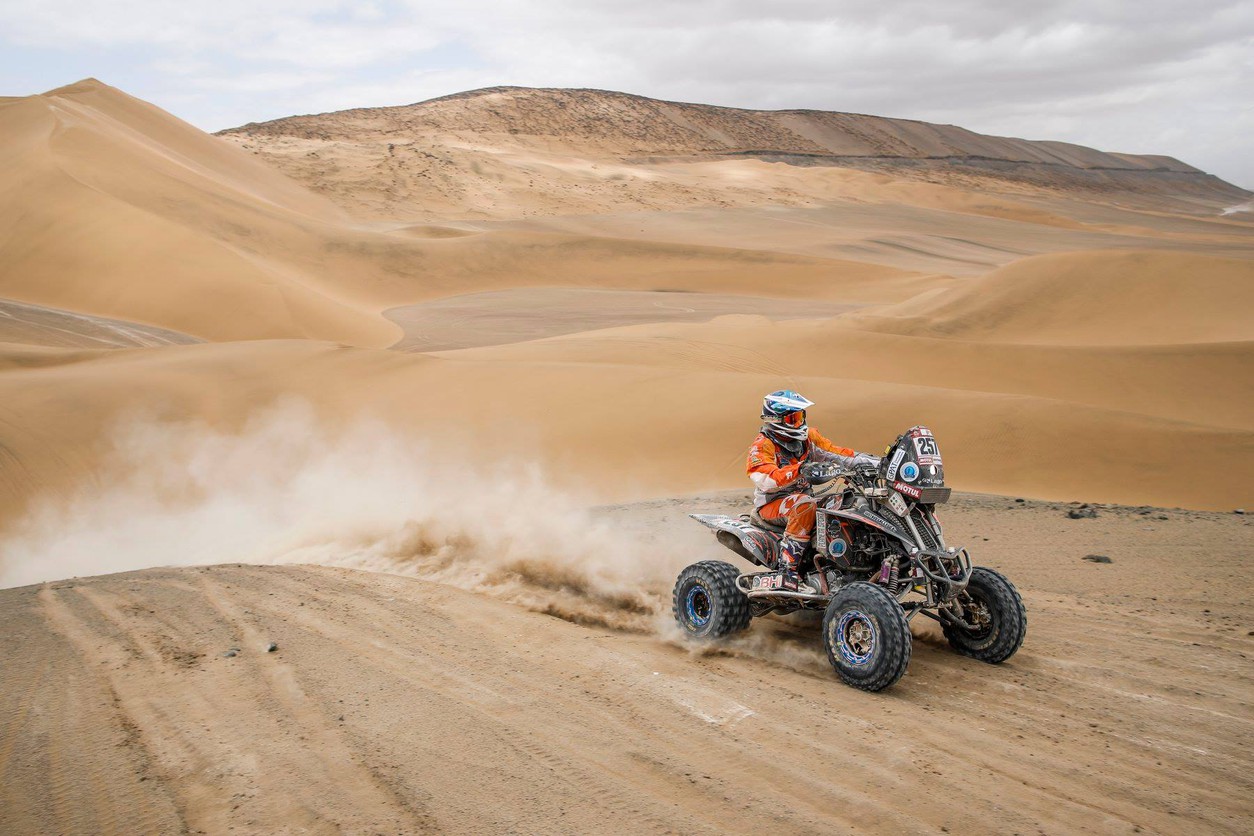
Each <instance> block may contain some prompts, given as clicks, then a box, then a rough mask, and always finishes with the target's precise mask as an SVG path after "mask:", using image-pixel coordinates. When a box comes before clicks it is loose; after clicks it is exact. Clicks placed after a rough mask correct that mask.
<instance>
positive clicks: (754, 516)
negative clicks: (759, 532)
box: [749, 508, 788, 532]
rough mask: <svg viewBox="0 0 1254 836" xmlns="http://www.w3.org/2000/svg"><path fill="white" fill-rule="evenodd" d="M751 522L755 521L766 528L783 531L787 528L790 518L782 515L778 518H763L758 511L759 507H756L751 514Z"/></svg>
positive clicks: (754, 522)
mask: <svg viewBox="0 0 1254 836" xmlns="http://www.w3.org/2000/svg"><path fill="white" fill-rule="evenodd" d="M749 522H751V523H753V524H754V525H756V526H760V527H762V528H765V529H766V530H767V531H780V532H782V531H783V530H784V529H785V528H787V527H788V520H786V519H784V518H783V517H780V518H779V519H777V520H766V519H763V518H762V515H761V514H759V513H758V509H757V508H754V509H753V513H751V514H749Z"/></svg>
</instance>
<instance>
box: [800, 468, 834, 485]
mask: <svg viewBox="0 0 1254 836" xmlns="http://www.w3.org/2000/svg"><path fill="white" fill-rule="evenodd" d="M840 474H841V470H840V467H838V466H837V465H836V464H834V463H833V462H805V463H804V464H802V465H801V478H802V479H804V480H806V482H808V483H809V484H810V485H813V486H818V485H826V484H827V483H828V482H830V481H832V480H833V479H835V478H836V477H838V476H840Z"/></svg>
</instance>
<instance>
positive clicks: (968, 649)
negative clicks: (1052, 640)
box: [944, 566, 1028, 665]
mask: <svg viewBox="0 0 1254 836" xmlns="http://www.w3.org/2000/svg"><path fill="white" fill-rule="evenodd" d="M961 601H962V605H963V607H964V608H965V609H966V611H967V621H970V622H972V623H974V624H976V625H977V626H978V627H979V629H978V630H976V631H974V632H973V631H971V630H966V629H964V628H962V627H958V626H956V625H953V624H945V625H944V629H945V638H947V639H949V644H950V646H951V647H953V649H954V650H956V651H958V652H959V653H961V654H962V655H963V656H970V657H971V658H972V659H979V660H980V661H981V662H988V663H990V664H994V665H995V664H997V663H999V662H1004V661H1006V660H1007V659H1009V658H1010V657H1011V656H1013V655H1015V651H1017V650H1018V649H1019V646H1020V645H1022V644H1023V637H1024V636H1025V635H1027V632H1028V615H1027V611H1026V610H1025V609H1024V607H1023V599H1022V598H1021V597H1019V590H1017V589H1015V587H1014V584H1012V583H1011V582H1010V581H1009V580H1007V579H1006V576H1005V575H1003V574H1001V573H1000V572H994V571H993V570H992V569H986V568H985V567H983V566H976V567H975V569H973V570H972V571H971V580H970V581H969V582H968V583H967V588H966V591H965V592H964V593H963V595H962V598H961Z"/></svg>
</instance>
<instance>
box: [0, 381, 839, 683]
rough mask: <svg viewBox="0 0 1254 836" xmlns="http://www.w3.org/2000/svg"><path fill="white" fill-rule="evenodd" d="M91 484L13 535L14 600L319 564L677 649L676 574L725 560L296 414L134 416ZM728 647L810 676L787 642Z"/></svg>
mask: <svg viewBox="0 0 1254 836" xmlns="http://www.w3.org/2000/svg"><path fill="white" fill-rule="evenodd" d="M110 447H111V450H110V452H109V453H108V454H107V455H106V456H105V457H104V459H103V461H102V464H101V466H100V468H99V470H98V471H97V473H96V474H95V478H94V479H92V480H91V482H90V484H85V485H83V486H82V487H80V488H79V489H78V490H77V492H75V493H74V494H73V495H71V496H69V497H57V498H48V499H45V500H44V501H42V502H37V503H36V504H35V505H34V507H33V508H32V509H31V512H30V513H29V514H28V515H27V516H26V517H25V519H24V520H23V521H21V522H20V523H18V524H17V525H16V526H15V527H12V528H11V529H10V530H9V531H7V532H4V533H3V535H0V587H10V586H19V585H24V584H30V583H38V582H42V581H46V580H58V579H63V578H69V577H74V576H82V575H98V574H105V573H110V572H120V571H127V570H132V569H143V568H148V567H154V566H190V565H205V564H214V563H261V564H291V563H311V564H321V565H330V566H343V567H350V568H356V569H366V570H372V571H381V572H389V573H396V574H405V575H413V576H417V577H421V578H424V579H427V580H432V581H436V582H439V583H444V584H449V585H452V586H456V587H460V588H463V589H467V590H472V591H475V592H480V593H487V594H491V595H493V596H494V597H499V598H502V599H504V600H507V601H510V602H511V603H515V604H519V605H522V606H525V607H527V608H529V609H532V610H535V611H538V612H545V613H548V614H550V615H554V616H557V617H559V618H563V619H565V620H568V621H572V622H574V623H578V624H584V625H588V626H600V627H606V628H611V629H616V630H628V631H631V632H639V633H651V634H655V635H659V636H661V637H662V638H663V639H664V640H667V641H672V642H675V643H681V640H680V638H679V636H678V631H677V629H676V628H675V626H674V624H673V621H672V619H671V615H670V589H671V585H672V584H673V583H674V578H675V575H676V573H677V572H678V570H679V569H680V568H682V566H683V565H685V564H687V563H688V562H691V561H692V560H696V559H706V558H722V559H726V558H729V557H730V555H724V554H723V553H722V549H721V548H720V547H718V546H717V544H716V543H715V542H714V540H713V538H712V537H707V536H702V535H704V534H705V532H704V531H703V530H702V529H700V527H699V526H696V525H695V524H693V526H692V528H691V530H686V529H685V533H684V534H685V536H683V537H682V542H681V543H678V544H676V543H670V542H665V541H664V542H657V538H656V537H655V538H654V539H653V540H652V541H650V540H649V539H648V538H646V537H643V536H642V535H641V534H640V532H632V531H624V530H623V529H622V528H621V527H620V526H618V525H616V524H615V523H614V522H613V520H612V519H610V518H608V517H607V515H605V514H598V513H596V512H595V510H590V509H589V507H588V506H589V505H590V502H589V499H590V495H589V494H587V493H580V494H579V495H575V494H574V493H571V492H569V491H563V490H559V489H557V488H556V487H554V485H553V484H552V483H551V481H550V480H549V479H547V478H546V476H545V473H544V471H543V469H542V467H541V466H540V465H538V464H537V463H535V462H530V461H525V460H522V459H518V460H508V459H504V460H500V459H498V460H492V461H485V460H477V459H476V457H475V455H474V452H473V446H469V447H468V446H467V445H462V444H453V443H441V440H439V439H428V440H423V441H415V440H414V439H412V438H409V437H407V436H405V435H404V434H403V433H401V432H398V431H397V430H396V429H395V428H393V427H390V426H389V425H387V424H386V423H384V422H382V421H378V420H370V419H359V420H356V421H353V422H351V423H349V424H348V425H346V426H338V427H332V426H331V425H329V424H328V423H326V422H324V421H321V420H319V418H318V416H317V415H316V413H315V411H314V409H313V407H312V406H311V405H310V404H308V403H307V402H304V401H302V400H298V399H288V400H283V401H279V402H277V403H275V404H273V405H270V406H268V407H263V408H259V409H258V410H257V411H256V412H255V413H254V414H253V416H252V417H251V418H250V419H249V420H248V421H247V422H246V423H245V424H244V425H243V426H242V427H240V428H237V429H235V430H230V431H228V430H223V429H219V428H214V427H211V426H209V425H208V424H207V423H204V422H199V421H186V420H183V421H168V420H158V419H155V418H151V417H133V418H131V419H129V420H127V421H124V422H122V423H119V424H118V425H117V426H116V427H115V428H114V430H113V432H112V434H111V445H110ZM754 632H755V635H753V636H746V637H744V638H743V639H739V640H734V641H733V642H732V643H731V644H730V645H728V646H726V647H724V648H723V649H722V650H718V651H713V650H708V649H707V650H696V651H694V652H697V653H707V652H715V653H721V654H724V655H729V654H730V655H748V656H757V657H763V658H771V659H774V660H775V661H782V662H783V663H785V664H787V665H789V666H790V667H798V666H801V667H810V666H812V663H813V662H814V660H815V655H814V652H813V650H812V649H810V648H806V649H804V651H802V650H800V649H799V648H798V647H796V646H795V644H796V643H795V642H793V641H791V640H790V639H789V634H788V633H787V631H786V630H785V631H783V632H782V633H780V635H778V636H776V635H775V632H773V631H769V630H768V631H766V633H763V634H762V635H756V633H757V632H759V631H754Z"/></svg>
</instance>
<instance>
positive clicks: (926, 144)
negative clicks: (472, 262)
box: [220, 87, 1245, 224]
mask: <svg viewBox="0 0 1254 836" xmlns="http://www.w3.org/2000/svg"><path fill="white" fill-rule="evenodd" d="M220 135H221V136H223V137H224V138H226V139H228V140H231V141H232V142H236V143H239V144H240V145H241V147H243V148H246V149H248V150H250V151H253V152H255V153H258V154H260V155H261V156H262V157H263V158H264V159H265V160H267V161H268V162H271V163H272V164H274V165H275V166H276V167H278V168H280V169H282V170H284V171H286V172H288V173H289V174H291V175H292V176H293V177H295V178H296V179H298V180H301V181H302V182H305V183H307V184H309V185H310V186H312V187H313V188H314V189H316V190H317V191H319V192H321V193H323V194H325V195H327V196H328V197H330V198H331V199H333V200H335V201H336V202H337V203H339V204H340V205H342V206H344V207H346V208H348V209H350V210H351V211H354V212H357V213H362V214H366V215H370V216H387V217H413V218H420V217H433V215H431V214H428V213H431V212H435V213H443V214H444V215H445V216H446V217H458V216H462V217H491V218H501V217H512V216H517V215H522V216H526V215H536V214H539V215H562V214H571V213H574V212H606V211H616V210H618V211H621V210H623V209H626V208H629V207H634V208H637V209H647V210H657V209H667V208H677V207H681V206H684V205H701V204H705V205H720V206H728V205H763V204H773V205H778V204H781V203H784V204H787V203H791V204H794V205H796V204H806V203H809V204H813V202H814V201H816V200H821V199H822V198H823V197H824V196H828V195H830V194H831V192H832V191H834V190H836V189H839V188H841V185H842V184H848V183H849V182H850V181H851V180H852V181H855V182H857V181H860V182H863V183H865V182H866V180H867V178H866V177H861V178H859V176H858V175H859V174H860V172H857V171H851V169H858V168H862V169H869V170H870V171H874V172H886V173H890V174H891V175H892V176H893V177H894V178H904V179H908V180H916V181H917V180H931V181H934V182H939V183H956V184H959V185H962V186H965V187H969V186H972V185H975V186H976V188H978V189H979V190H980V191H984V192H989V191H998V190H1009V191H1012V192H1014V191H1022V190H1023V189H1024V188H1027V189H1042V188H1043V189H1084V190H1088V191H1091V192H1094V193H1098V194H1100V193H1103V192H1111V191H1116V192H1121V193H1123V195H1122V199H1124V200H1127V199H1128V197H1129V196H1130V195H1139V196H1140V198H1139V199H1140V200H1141V201H1142V202H1144V203H1146V204H1147V205H1153V204H1155V203H1156V202H1158V200H1160V199H1164V198H1165V199H1166V200H1167V201H1168V202H1173V201H1174V202H1177V204H1178V202H1179V200H1180V198H1181V197H1182V196H1185V195H1188V196H1190V197H1193V198H1197V199H1198V200H1199V201H1200V202H1201V203H1203V204H1207V205H1208V206H1209V208H1208V209H1207V210H1206V211H1207V212H1208V214H1213V215H1218V214H1219V213H1220V211H1221V210H1222V209H1223V208H1226V207H1227V206H1230V205H1231V204H1232V203H1234V202H1235V199H1236V198H1239V197H1242V196H1244V195H1245V192H1243V190H1241V189H1237V188H1235V187H1233V186H1231V185H1229V184H1227V183H1224V182H1223V181H1221V180H1218V179H1217V178H1214V177H1210V176H1209V175H1204V174H1202V173H1201V172H1198V171H1197V170H1196V169H1194V168H1192V167H1191V166H1189V165H1186V164H1184V163H1182V162H1180V161H1179V160H1174V159H1171V158H1168V157H1161V156H1140V155H1133V154H1118V153H1105V152H1102V151H1097V150H1094V149H1092V148H1084V147H1081V146H1077V145H1069V144H1066V143H1061V142H1032V141H1027V140H1022V139H1012V138H1005V137H991V136H982V135H980V134H976V133H973V132H971V131H968V130H965V129H963V128H959V127H955V126H952V125H932V124H928V123H924V122H917V121H912V120H907V119H887V118H881V117H876V116H864V115H859V114H848V113H827V112H822V111H749V110H737V109H734V108H721V107H711V106H708V105H697V104H686V103H679V102H664V101H657V100H654V99H648V98H644V97H642V96H631V95H626V94H622V93H614V92H610V91H602V90H551V89H530V88H508V87H498V88H489V89H485V90H475V91H471V92H468V93H462V94H459V95H456V96H446V97H443V98H439V99H433V100H431V101H427V102H419V103H417V104H413V105H406V106H403V107H391V108H370V109H356V110H346V111H341V112H338V113H325V114H318V115H310V116H293V117H289V118H286V119H278V120H274V121H272V122H266V123H262V124H249V125H244V126H242V127H239V128H234V129H231V130H228V131H223V132H222V133H221V134H220ZM692 160H699V161H701V163H700V164H699V166H698V167H693V166H692V165H691V164H690V161H692ZM758 160H762V161H767V162H768V163H774V165H769V164H763V163H758V162H756V161H758ZM745 163H749V164H748V165H745ZM798 166H803V167H804V168H801V169H797V168H796V167H798ZM790 167H791V168H794V171H793V172H789V173H781V174H780V176H779V177H778V178H771V179H773V180H775V182H774V183H772V184H771V185H763V184H761V183H756V184H755V182H754V180H756V179H757V178H756V177H754V176H753V175H752V174H751V173H750V174H749V175H748V176H745V172H752V171H754V170H757V171H763V170H767V169H781V168H782V169H787V168H790ZM833 167H834V168H833ZM883 179H887V178H881V180H883ZM890 188H896V189H897V190H898V191H899V192H905V191H911V189H908V188H904V187H903V186H901V185H897V186H894V187H890ZM912 190H913V191H914V192H915V194H916V196H920V197H923V199H924V200H927V199H934V197H935V192H933V194H932V195H930V196H925V195H926V193H927V191H928V190H927V188H926V187H919V186H917V185H916V186H915V187H914V188H913V189H912ZM958 199H959V200H961V198H958ZM1001 202H1002V203H1003V205H1006V204H1009V203H1011V202H1010V201H1006V200H1003V201H1001ZM982 203H983V204H984V206H986V207H987V206H991V205H993V204H995V201H990V200H989V199H987V198H985V200H984V201H982ZM1221 204H1222V205H1221ZM1020 211H1021V212H1023V213H1025V214H1026V213H1027V212H1028V211H1029V210H1027V209H1026V208H1021V209H1020ZM459 213H460V214H459ZM1038 217H1040V215H1039V214H1038ZM1054 221H1055V222H1058V223H1063V224H1066V223H1067V221H1066V220H1064V219H1062V218H1055V219H1054Z"/></svg>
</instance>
